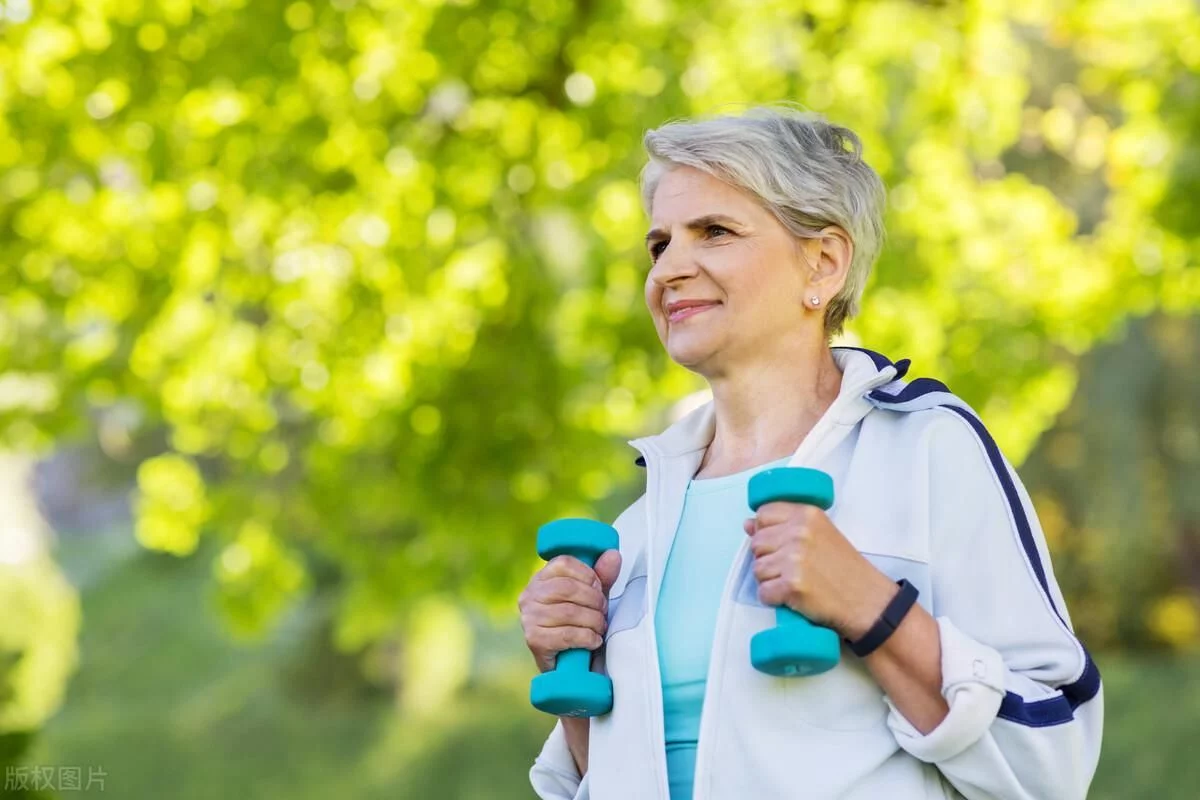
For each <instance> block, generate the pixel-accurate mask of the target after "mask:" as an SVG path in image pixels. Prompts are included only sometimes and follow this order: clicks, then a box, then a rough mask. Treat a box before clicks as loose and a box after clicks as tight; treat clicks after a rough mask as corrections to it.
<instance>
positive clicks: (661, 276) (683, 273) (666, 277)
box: [650, 242, 697, 285]
mask: <svg viewBox="0 0 1200 800" xmlns="http://www.w3.org/2000/svg"><path fill="white" fill-rule="evenodd" d="M696 269H697V264H696V259H695V258H694V257H693V256H692V254H691V253H690V252H689V251H688V249H687V247H686V246H684V245H682V244H680V243H676V242H672V243H671V244H669V245H667V246H666V248H664V249H663V251H662V252H661V253H660V254H659V256H658V259H657V260H655V262H654V266H653V267H651V269H650V277H651V279H652V280H653V281H654V282H655V283H659V284H663V285H666V284H668V283H670V282H671V281H673V280H678V279H679V278H687V277H691V276H692V275H695V274H696Z"/></svg>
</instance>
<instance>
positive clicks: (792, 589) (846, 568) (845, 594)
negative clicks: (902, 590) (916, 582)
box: [742, 502, 896, 640]
mask: <svg viewBox="0 0 1200 800" xmlns="http://www.w3.org/2000/svg"><path fill="white" fill-rule="evenodd" d="M742 527H743V529H744V530H745V531H746V533H747V535H749V536H750V550H751V551H752V552H753V554H754V577H755V578H757V579H758V597H759V599H760V600H761V601H762V602H764V603H766V604H768V605H772V606H781V605H786V606H788V607H790V608H792V609H793V610H795V611H797V612H799V613H800V614H803V615H804V616H805V617H807V618H808V619H809V620H810V621H811V622H813V623H815V624H817V625H823V626H826V627H830V628H833V629H834V630H836V631H837V632H838V633H839V634H841V635H842V636H843V637H845V638H847V639H850V640H856V639H859V638H861V637H862V636H863V634H865V633H866V632H867V631H868V630H870V629H871V626H872V625H874V624H875V621H876V620H878V619H879V616H880V614H882V613H883V610H884V609H885V608H886V607H887V604H888V603H889V602H890V601H891V599H892V598H893V597H894V596H895V594H896V584H895V582H894V581H893V580H892V579H891V578H889V577H888V576H887V575H884V574H883V573H882V572H880V571H879V570H878V569H876V568H875V566H874V565H873V564H872V563H871V562H870V561H867V559H866V558H864V557H863V555H862V554H861V553H859V552H858V550H857V549H856V548H855V547H854V545H852V544H851V543H850V541H849V540H848V539H846V537H845V536H843V535H842V532H841V531H839V530H838V529H837V526H835V525H834V524H833V522H832V521H831V520H830V519H829V517H828V516H826V514H825V512H824V511H822V510H821V509H819V508H817V507H816V506H810V505H804V504H802V503H789V502H774V503H765V504H764V505H762V506H759V508H758V512H757V513H756V514H755V515H754V516H753V517H751V518H749V519H747V520H746V521H745V522H744V523H743V524H742Z"/></svg>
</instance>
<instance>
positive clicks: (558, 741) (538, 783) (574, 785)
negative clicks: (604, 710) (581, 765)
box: [529, 720, 589, 800]
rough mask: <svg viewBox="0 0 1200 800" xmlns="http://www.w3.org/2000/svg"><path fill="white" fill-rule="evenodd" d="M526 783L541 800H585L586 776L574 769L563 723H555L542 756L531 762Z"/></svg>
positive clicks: (586, 790) (543, 747)
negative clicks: (528, 783) (531, 765)
mask: <svg viewBox="0 0 1200 800" xmlns="http://www.w3.org/2000/svg"><path fill="white" fill-rule="evenodd" d="M529 782H530V783H531V784H532V785H533V793H534V794H536V795H537V796H538V797H540V798H541V800H588V794H589V793H588V786H587V776H583V777H581V776H580V775H579V770H578V769H576V767H575V759H574V758H573V757H572V756H571V751H570V750H569V749H568V748H567V737H566V735H565V734H564V733H563V725H562V720H559V721H558V722H556V723H555V724H554V730H552V731H550V736H549V737H548V738H547V739H546V743H545V744H544V745H542V751H541V753H539V754H538V756H537V758H535V759H534V761H533V767H532V768H531V769H530V770H529Z"/></svg>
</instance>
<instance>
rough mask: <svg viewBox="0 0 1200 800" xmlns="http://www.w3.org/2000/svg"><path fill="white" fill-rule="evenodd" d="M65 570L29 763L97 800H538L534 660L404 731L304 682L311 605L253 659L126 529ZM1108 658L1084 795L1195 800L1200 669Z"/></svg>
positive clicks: (330, 690) (71, 554)
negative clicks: (67, 675)
mask: <svg viewBox="0 0 1200 800" xmlns="http://www.w3.org/2000/svg"><path fill="white" fill-rule="evenodd" d="M59 557H60V559H61V560H62V563H63V565H64V569H66V571H67V573H68V574H69V575H71V576H72V579H74V580H78V581H80V585H82V587H83V595H84V597H83V601H84V633H83V639H82V642H81V659H82V661H81V667H80V671H79V672H78V674H77V675H76V676H75V678H74V680H73V681H72V684H71V687H70V691H69V694H68V699H67V703H66V705H65V706H64V708H63V709H62V710H61V711H60V712H59V713H58V714H57V715H56V716H55V717H54V718H53V719H52V720H51V721H50V723H49V724H48V726H47V728H46V729H45V731H44V732H43V734H42V736H41V737H40V738H39V740H38V741H37V743H36V745H35V747H34V749H33V750H32V752H31V753H30V757H29V758H28V763H30V764H43V765H45V764H50V765H59V766H80V767H82V770H83V775H84V776H85V777H84V782H85V783H86V780H87V779H86V776H87V774H88V768H89V767H99V768H102V769H103V770H104V772H105V774H106V778H105V785H104V791H103V792H102V793H101V792H98V791H95V792H92V794H95V795H96V796H105V797H120V798H160V797H171V798H173V799H175V800H193V798H195V799H196V800H200V799H201V798H203V799H204V800H208V799H209V798H212V797H224V796H235V797H239V798H245V799H246V800H256V799H257V798H289V799H291V800H303V799H306V798H314V800H315V798H328V797H331V796H348V797H355V798H367V799H368V800H369V799H370V798H385V797H386V798H389V800H395V798H426V797H437V798H446V800H454V799H456V798H462V799H463V800H466V799H467V798H496V799H497V800H507V798H529V797H531V796H532V794H531V792H530V790H529V788H528V783H527V782H526V781H527V779H526V775H527V770H528V766H529V763H530V761H531V759H532V758H533V756H534V754H535V753H536V752H537V750H538V748H539V747H540V746H541V742H542V738H543V737H544V736H545V734H546V732H547V731H548V729H549V727H550V722H549V720H548V719H547V718H546V717H544V716H543V715H541V714H538V713H537V712H535V711H533V710H532V709H530V708H529V706H528V704H527V701H526V690H527V684H526V681H527V680H528V677H529V674H530V673H529V668H528V666H527V665H526V664H524V662H523V661H518V662H516V663H513V665H512V667H511V668H507V669H505V670H504V671H503V672H499V673H498V674H495V675H494V676H493V677H492V678H491V679H490V680H489V681H488V682H487V683H486V684H484V685H472V686H471V687H469V689H468V690H467V691H466V692H465V693H464V694H463V695H462V696H461V697H460V698H459V699H458V700H456V701H455V702H454V703H453V704H451V705H450V706H449V707H447V708H445V709H442V710H440V712H439V713H438V714H437V716H436V718H432V719H412V718H403V717H402V716H401V715H400V714H398V713H397V712H396V711H395V709H394V707H393V704H392V701H391V699H390V697H389V696H386V695H381V694H378V693H376V694H369V693H368V694H364V693H363V692H362V691H361V690H359V691H350V690H347V691H340V692H339V691H336V688H337V684H338V680H339V679H338V677H337V670H341V669H344V668H345V665H344V664H342V665H334V671H333V673H329V672H321V671H320V670H321V669H326V668H328V667H329V665H327V664H322V665H319V667H318V668H316V669H317V672H316V673H315V676H314V675H309V678H308V681H307V683H306V682H305V681H304V680H302V676H303V675H304V674H305V673H304V670H303V668H302V667H298V666H297V665H298V662H300V663H302V662H303V661H304V658H305V653H306V652H307V651H306V650H305V649H304V648H305V646H306V645H307V644H308V643H309V642H310V641H311V633H312V632H313V630H314V628H315V626H317V625H318V624H319V620H320V618H321V614H320V609H319V607H318V606H317V605H316V604H315V603H310V604H308V605H306V606H304V607H302V608H300V609H298V610H297V611H296V612H294V613H293V614H291V615H290V616H289V617H288V618H287V619H286V620H285V622H284V624H283V625H282V626H281V627H280V628H279V629H278V630H276V631H275V633H274V634H273V635H272V636H271V637H270V638H269V639H268V640H267V641H265V642H263V643H261V644H260V645H258V646H250V645H242V644H238V643H236V642H233V641H231V640H230V639H229V638H228V637H227V636H226V634H225V632H224V630H223V628H222V627H221V624H220V620H219V619H217V618H216V616H215V614H214V613H213V612H212V609H211V606H210V605H209V604H208V601H207V599H206V591H207V589H208V586H209V584H208V583H207V582H206V577H207V572H208V564H207V561H206V560H205V559H203V558H192V559H188V560H185V561H178V560H175V559H173V558H171V557H166V556H160V555H154V554H150V553H145V552H142V551H140V550H138V549H137V548H136V546H133V545H132V539H131V537H129V536H128V533H127V532H125V533H122V532H112V533H110V534H108V535H105V536H103V537H99V536H97V537H88V538H69V539H65V540H63V542H62V546H61V547H60V552H59ZM515 633H516V632H515V630H514V635H515ZM1098 661H1099V664H1100V668H1101V670H1102V673H1103V675H1104V679H1105V687H1106V701H1107V708H1106V732H1105V743H1104V752H1103V758H1102V762H1101V767H1100V770H1099V773H1098V775H1097V777H1096V780H1095V782H1094V784H1093V791H1092V793H1091V795H1090V796H1091V797H1092V798H1093V799H1094V800H1128V799H1129V798H1141V797H1154V798H1160V799H1162V800H1176V799H1178V800H1193V799H1194V798H1195V797H1196V796H1197V788H1196V787H1197V786H1200V760H1198V759H1196V758H1194V757H1193V752H1194V750H1195V748H1196V745H1197V744H1200V658H1197V657H1187V658H1182V657H1180V658H1174V657H1164V656H1127V655H1119V656H1118V655H1107V656H1105V655H1101V656H1100V657H1099V658H1098ZM492 663H493V664H494V663H495V662H492ZM297 676H301V677H297ZM314 686H316V687H319V689H320V690H319V691H315V692H314V691H313V690H312V687H314ZM306 687H307V688H306ZM86 794H89V793H88V792H82V791H70V792H63V793H62V794H61V796H62V797H76V796H80V795H86Z"/></svg>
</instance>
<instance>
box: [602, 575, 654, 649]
mask: <svg viewBox="0 0 1200 800" xmlns="http://www.w3.org/2000/svg"><path fill="white" fill-rule="evenodd" d="M646 605H647V603H646V576H645V575H637V576H634V577H632V578H630V579H629V580H628V581H627V582H626V583H625V588H624V589H622V590H621V594H619V595H617V596H616V597H613V598H610V599H609V601H608V629H607V630H606V631H605V633H604V641H606V642H607V641H608V640H609V639H611V638H612V637H613V636H615V635H617V634H618V633H620V632H621V631H627V630H629V629H631V628H636V627H637V626H638V624H639V623H640V622H641V621H642V619H643V618H644V617H645V616H646Z"/></svg>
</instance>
